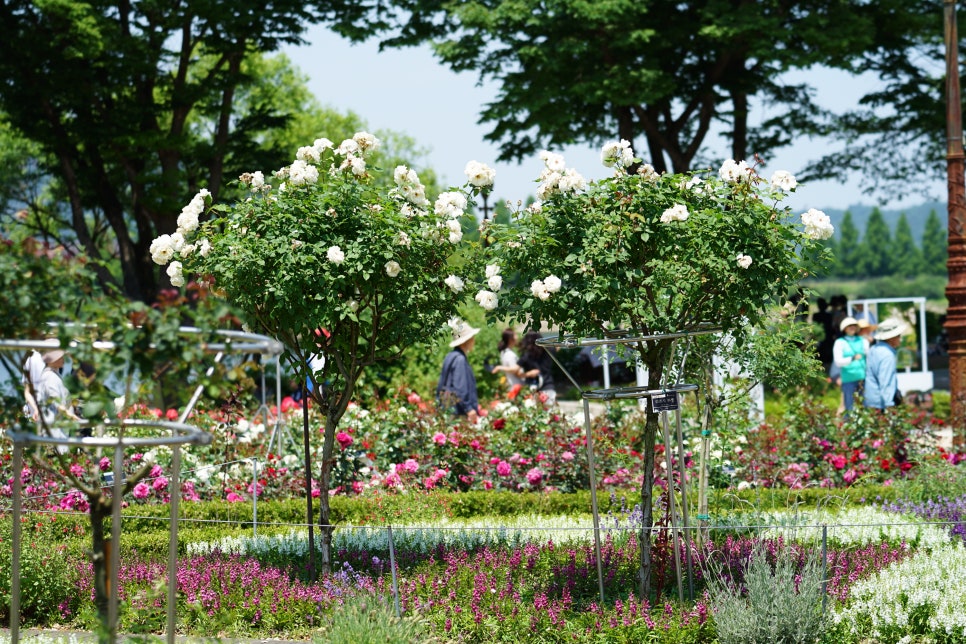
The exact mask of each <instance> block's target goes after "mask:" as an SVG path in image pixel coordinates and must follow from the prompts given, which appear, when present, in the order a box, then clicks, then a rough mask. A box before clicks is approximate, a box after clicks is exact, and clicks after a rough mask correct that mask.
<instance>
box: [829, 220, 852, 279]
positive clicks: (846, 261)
mask: <svg viewBox="0 0 966 644" xmlns="http://www.w3.org/2000/svg"><path fill="white" fill-rule="evenodd" d="M836 234H837V235H838V241H837V242H836V244H835V266H834V268H833V269H832V273H833V274H834V275H839V276H841V277H854V276H855V275H857V274H858V270H857V267H856V257H857V255H858V252H859V229H858V228H856V227H855V222H854V221H853V220H852V211H851V210H846V211H845V214H844V215H843V216H842V223H841V224H840V225H839V228H838V230H837V231H836Z"/></svg>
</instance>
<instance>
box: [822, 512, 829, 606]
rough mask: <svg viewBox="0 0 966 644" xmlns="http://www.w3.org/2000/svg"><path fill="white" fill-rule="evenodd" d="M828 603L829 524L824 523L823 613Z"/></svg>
mask: <svg viewBox="0 0 966 644" xmlns="http://www.w3.org/2000/svg"><path fill="white" fill-rule="evenodd" d="M827 603H828V526H827V525H824V524H823V525H822V614H823V615H824V614H825V606H826V604H827Z"/></svg>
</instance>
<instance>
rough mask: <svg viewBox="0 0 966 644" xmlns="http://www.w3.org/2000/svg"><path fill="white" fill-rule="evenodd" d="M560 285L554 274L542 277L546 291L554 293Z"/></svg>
mask: <svg viewBox="0 0 966 644" xmlns="http://www.w3.org/2000/svg"><path fill="white" fill-rule="evenodd" d="M561 285H562V283H561V281H560V278H559V277H557V276H556V275H547V276H546V277H545V278H543V286H544V288H546V289H547V292H548V293H556V292H557V291H559V290H560V287H561Z"/></svg>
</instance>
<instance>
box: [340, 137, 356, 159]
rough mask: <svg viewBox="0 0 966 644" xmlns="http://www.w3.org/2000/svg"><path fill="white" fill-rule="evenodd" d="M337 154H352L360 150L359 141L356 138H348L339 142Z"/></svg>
mask: <svg viewBox="0 0 966 644" xmlns="http://www.w3.org/2000/svg"><path fill="white" fill-rule="evenodd" d="M335 151H336V153H337V154H340V155H342V156H347V155H350V154H355V153H356V152H358V151H359V143H358V142H357V141H355V140H354V139H346V140H345V141H343V142H342V143H340V144H339V147H337V148H336V149H335Z"/></svg>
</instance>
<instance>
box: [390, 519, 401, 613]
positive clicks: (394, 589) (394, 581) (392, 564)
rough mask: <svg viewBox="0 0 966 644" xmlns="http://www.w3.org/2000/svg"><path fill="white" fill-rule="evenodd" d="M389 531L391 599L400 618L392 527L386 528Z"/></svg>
mask: <svg viewBox="0 0 966 644" xmlns="http://www.w3.org/2000/svg"><path fill="white" fill-rule="evenodd" d="M386 529H387V530H389V569H390V570H391V571H392V599H393V602H395V604H396V617H399V618H402V611H401V610H400V609H399V581H398V580H397V579H396V547H395V546H394V545H393V542H392V526H391V525H390V526H386Z"/></svg>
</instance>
